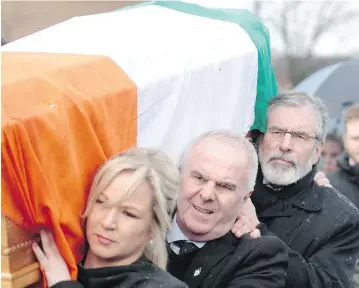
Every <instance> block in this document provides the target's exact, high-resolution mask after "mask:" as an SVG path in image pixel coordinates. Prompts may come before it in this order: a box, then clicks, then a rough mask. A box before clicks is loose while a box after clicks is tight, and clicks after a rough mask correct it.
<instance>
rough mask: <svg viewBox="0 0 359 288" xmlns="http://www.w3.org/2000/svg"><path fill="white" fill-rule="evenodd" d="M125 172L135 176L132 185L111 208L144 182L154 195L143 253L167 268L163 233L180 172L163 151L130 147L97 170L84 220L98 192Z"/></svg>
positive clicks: (170, 217) (168, 227) (174, 203)
mask: <svg viewBox="0 0 359 288" xmlns="http://www.w3.org/2000/svg"><path fill="white" fill-rule="evenodd" d="M124 172H131V173H133V175H134V180H133V183H131V185H130V187H129V188H128V189H127V191H126V193H125V195H123V196H122V197H121V198H120V199H119V200H118V201H116V202H115V203H111V204H112V205H119V204H120V203H122V202H123V201H125V200H126V198H127V197H129V196H130V195H131V194H133V193H134V191H136V189H137V187H139V185H141V183H143V182H144V181H147V182H148V183H149V184H150V186H151V188H152V192H153V205H152V212H153V219H152V227H151V228H152V241H151V243H148V245H147V247H146V249H145V251H144V254H145V256H146V257H147V258H148V259H149V260H150V261H152V262H153V263H154V264H156V265H158V266H160V267H161V268H163V269H166V265H167V257H168V255H167V247H166V233H167V232H168V231H169V230H170V229H171V221H172V215H173V212H174V208H175V205H176V200H177V193H178V184H179V171H178V167H177V166H176V165H175V164H174V163H173V161H172V160H171V159H170V158H169V157H168V156H167V155H166V154H165V153H163V152H161V151H159V150H156V149H150V148H132V149H129V150H126V151H124V152H122V153H120V154H119V155H116V156H114V157H112V158H110V159H109V160H108V161H107V162H106V163H105V164H103V165H102V166H101V167H100V168H99V170H98V171H97V173H96V175H95V177H94V180H93V182H92V186H91V189H90V194H89V198H88V201H87V205H86V209H85V212H84V214H83V218H84V219H85V220H86V218H87V217H88V215H89V214H90V213H91V210H92V208H93V205H94V203H95V202H96V200H97V198H98V197H99V195H100V194H101V193H103V192H104V191H105V190H106V188H107V187H108V186H109V185H110V184H111V183H112V181H114V179H116V178H117V177H120V176H121V174H122V173H124Z"/></svg>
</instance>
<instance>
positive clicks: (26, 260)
mask: <svg viewBox="0 0 359 288" xmlns="http://www.w3.org/2000/svg"><path fill="white" fill-rule="evenodd" d="M33 242H38V237H36V236H35V235H34V234H32V233H30V232H28V231H26V230H25V229H23V228H21V227H20V226H18V225H16V224H15V223H13V222H12V221H11V220H9V219H8V218H6V217H5V216H3V215H1V287H4V288H10V287H11V288H22V287H28V286H31V285H34V284H35V287H36V286H40V280H41V271H40V265H39V263H38V262H37V260H36V258H35V255H34V253H33V252H32V248H31V244H32V243H33Z"/></svg>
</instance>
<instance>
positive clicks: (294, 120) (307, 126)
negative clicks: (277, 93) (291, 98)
mask: <svg viewBox="0 0 359 288" xmlns="http://www.w3.org/2000/svg"><path fill="white" fill-rule="evenodd" d="M267 119H268V121H267V124H268V126H276V127H278V128H284V129H293V130H313V128H316V127H317V121H318V119H317V117H316V114H315V111H314V110H313V108H312V107H310V106H308V105H304V106H278V107H274V108H272V109H270V110H269V111H268V117H267Z"/></svg>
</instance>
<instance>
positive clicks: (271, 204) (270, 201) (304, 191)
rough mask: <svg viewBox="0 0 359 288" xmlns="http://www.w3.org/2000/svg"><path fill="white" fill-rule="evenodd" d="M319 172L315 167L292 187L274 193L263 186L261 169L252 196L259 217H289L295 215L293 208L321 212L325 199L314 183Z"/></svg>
mask: <svg viewBox="0 0 359 288" xmlns="http://www.w3.org/2000/svg"><path fill="white" fill-rule="evenodd" d="M316 172H317V169H316V167H315V166H314V167H313V169H312V171H311V172H309V173H308V174H307V175H306V176H305V177H303V178H302V179H300V180H299V181H297V182H296V183H293V184H291V185H288V186H285V187H283V188H282V189H281V190H280V191H274V190H273V189H271V188H269V187H268V186H266V185H265V184H263V174H262V172H261V169H259V173H258V177H257V182H256V186H255V188H254V193H253V195H252V200H253V204H254V205H255V207H256V210H257V213H258V216H259V217H289V216H291V215H293V211H294V210H293V209H292V208H293V207H296V208H297V209H301V210H306V211H308V212H316V211H319V210H321V206H322V205H321V203H322V202H323V200H324V198H323V196H324V195H322V193H325V192H324V191H320V190H322V189H317V188H318V186H317V184H316V183H315V181H314V176H315V174H316ZM316 187H317V188H316Z"/></svg>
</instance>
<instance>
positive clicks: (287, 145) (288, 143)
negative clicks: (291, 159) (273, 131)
mask: <svg viewBox="0 0 359 288" xmlns="http://www.w3.org/2000/svg"><path fill="white" fill-rule="evenodd" d="M292 144H293V143H292V135H291V134H289V133H286V134H284V137H283V139H282V141H281V142H280V145H279V149H280V150H281V151H283V152H288V151H290V150H292Z"/></svg>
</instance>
